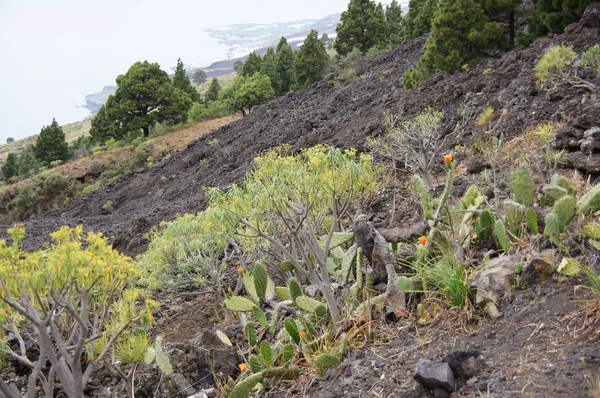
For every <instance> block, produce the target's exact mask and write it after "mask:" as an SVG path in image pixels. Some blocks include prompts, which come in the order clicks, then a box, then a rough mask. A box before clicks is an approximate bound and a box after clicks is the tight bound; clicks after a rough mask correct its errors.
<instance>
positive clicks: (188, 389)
mask: <svg viewBox="0 0 600 398" xmlns="http://www.w3.org/2000/svg"><path fill="white" fill-rule="evenodd" d="M169 380H170V381H171V384H172V385H173V387H174V388H175V390H177V392H178V393H179V394H180V395H181V396H183V397H188V396H190V395H194V394H196V390H195V389H194V387H192V385H191V384H190V382H189V381H187V379H186V378H185V377H183V375H182V374H180V373H173V374H171V375H170V376H169Z"/></svg>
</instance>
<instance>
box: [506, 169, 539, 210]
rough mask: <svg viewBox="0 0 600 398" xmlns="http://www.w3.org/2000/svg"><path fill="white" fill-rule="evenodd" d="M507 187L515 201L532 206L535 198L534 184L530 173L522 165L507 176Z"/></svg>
mask: <svg viewBox="0 0 600 398" xmlns="http://www.w3.org/2000/svg"><path fill="white" fill-rule="evenodd" d="M508 182H509V187H510V190H511V192H512V195H513V198H514V200H515V201H516V202H517V203H521V204H523V205H525V206H533V201H534V199H535V184H534V183H533V179H532V178H531V174H530V173H529V171H528V170H527V169H526V168H525V167H524V166H519V168H518V169H517V170H516V171H515V172H513V173H512V174H511V175H510V176H509V177H508Z"/></svg>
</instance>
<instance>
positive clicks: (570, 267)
mask: <svg viewBox="0 0 600 398" xmlns="http://www.w3.org/2000/svg"><path fill="white" fill-rule="evenodd" d="M556 271H557V272H558V273H559V274H561V275H565V276H570V277H573V276H577V275H579V274H580V273H581V264H580V263H579V261H577V260H575V259H574V258H566V257H565V258H563V259H562V261H561V262H560V264H559V265H558V269H557V270H556Z"/></svg>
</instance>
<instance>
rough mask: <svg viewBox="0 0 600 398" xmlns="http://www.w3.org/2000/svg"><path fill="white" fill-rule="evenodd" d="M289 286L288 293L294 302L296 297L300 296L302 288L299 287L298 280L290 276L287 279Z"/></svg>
mask: <svg viewBox="0 0 600 398" xmlns="http://www.w3.org/2000/svg"><path fill="white" fill-rule="evenodd" d="M289 287H290V295H291V296H292V301H293V302H296V299H297V298H298V297H300V296H302V294H303V293H302V288H301V287H300V283H298V280H296V279H294V278H292V279H290V281H289Z"/></svg>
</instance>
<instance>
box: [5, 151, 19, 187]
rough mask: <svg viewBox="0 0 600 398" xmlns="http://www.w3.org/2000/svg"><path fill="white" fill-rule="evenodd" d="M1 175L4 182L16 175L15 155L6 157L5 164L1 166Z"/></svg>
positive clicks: (10, 154)
mask: <svg viewBox="0 0 600 398" xmlns="http://www.w3.org/2000/svg"><path fill="white" fill-rule="evenodd" d="M2 175H3V176H4V180H5V181H9V180H10V179H11V178H12V177H14V176H16V175H17V155H16V154H14V153H9V154H8V156H7V157H6V163H4V166H2Z"/></svg>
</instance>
